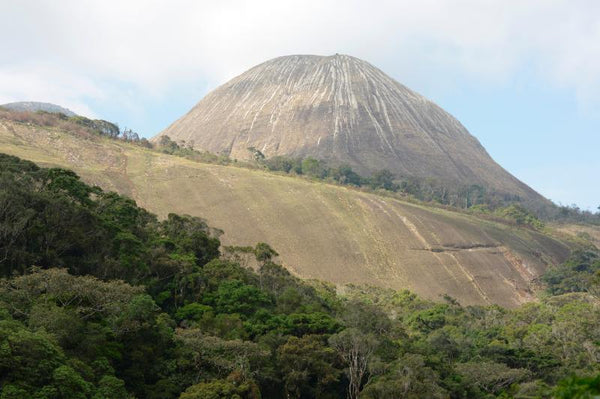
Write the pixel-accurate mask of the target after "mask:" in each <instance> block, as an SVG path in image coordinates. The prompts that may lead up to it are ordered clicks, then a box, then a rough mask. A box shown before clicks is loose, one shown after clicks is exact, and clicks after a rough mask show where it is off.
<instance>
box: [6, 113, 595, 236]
mask: <svg viewBox="0 0 600 399" xmlns="http://www.w3.org/2000/svg"><path fill="white" fill-rule="evenodd" d="M0 118H6V119H9V120H13V121H16V122H21V123H33V124H36V125H40V126H44V127H58V128H60V129H61V130H64V131H67V132H70V133H73V134H76V135H81V136H86V135H90V134H95V135H101V136H105V137H108V138H111V139H115V140H120V141H125V142H128V143H131V144H135V145H139V146H142V147H144V148H147V149H154V150H156V151H159V152H161V153H164V154H169V155H175V156H179V157H183V158H186V159H189V160H192V161H196V162H203V163H211V164H218V165H231V164H235V165H237V166H241V167H246V168H251V169H255V168H260V169H265V170H269V171H273V172H283V173H286V174H291V175H296V176H306V177H308V178H311V179H318V180H323V181H326V182H329V183H333V184H339V185H345V186H352V187H360V188H361V189H362V190H369V191H376V192H380V193H383V194H386V195H392V196H399V197H401V198H403V199H411V200H415V201H418V202H426V203H433V204H437V205H438V206H443V207H448V208H450V209H454V210H468V211H469V212H471V213H477V214H478V215H479V216H482V217H488V216H490V213H492V215H491V216H492V218H493V219H495V220H498V221H500V220H504V221H508V222H509V223H515V222H516V223H517V224H518V225H520V226H526V227H531V228H534V229H539V228H540V227H541V226H542V225H543V223H541V224H540V223H538V221H533V220H531V219H530V220H529V221H525V222H524V223H523V222H522V220H515V219H518V218H515V215H514V210H515V209H518V210H519V212H524V213H526V214H528V215H530V216H532V217H533V218H535V219H541V220H545V221H557V222H560V223H569V222H576V223H590V224H594V225H600V207H598V212H596V213H593V212H591V211H587V210H582V209H580V208H579V207H578V206H577V205H575V204H573V205H554V204H551V203H549V204H547V205H545V206H541V205H540V204H528V203H524V202H523V201H522V200H521V198H520V197H519V196H516V195H511V194H509V193H500V192H494V191H491V190H489V189H488V188H487V187H484V186H481V185H477V184H471V185H464V184H461V183H460V182H456V183H455V184H449V183H448V182H446V183H444V182H441V181H438V180H436V179H432V178H421V177H417V176H396V175H394V174H393V173H392V172H390V171H389V170H380V171H376V172H374V173H373V174H372V175H371V176H369V177H365V176H361V175H359V174H357V173H356V172H355V171H353V170H352V168H351V167H350V166H348V165H339V166H337V167H332V166H329V165H327V163H325V162H324V161H321V160H317V159H315V158H312V157H307V158H304V159H302V158H290V157H286V156H274V157H272V158H266V157H265V155H264V154H263V153H262V152H261V151H260V150H258V149H256V148H254V147H250V148H248V151H249V153H250V155H251V159H252V161H251V162H243V161H241V162H240V161H238V160H236V159H231V158H229V157H228V156H227V155H224V154H218V155H217V154H213V153H210V152H207V151H198V150H195V149H194V142H193V141H191V142H189V143H186V142H185V141H182V142H176V141H173V140H172V139H171V138H170V137H169V136H161V138H160V141H159V142H158V143H155V144H153V143H151V142H149V141H148V140H147V139H145V138H143V137H142V138H140V136H139V135H138V133H136V132H134V131H133V130H131V129H127V128H125V129H120V128H119V126H118V125H117V124H115V123H112V122H108V121H105V120H99V119H97V120H92V119H89V118H86V117H83V116H74V117H68V116H66V115H63V114H56V113H48V112H43V111H38V112H27V111H8V110H5V109H2V108H0ZM482 210H483V212H481V211H482ZM488 211H490V212H488ZM532 221H533V223H531V222H532Z"/></svg>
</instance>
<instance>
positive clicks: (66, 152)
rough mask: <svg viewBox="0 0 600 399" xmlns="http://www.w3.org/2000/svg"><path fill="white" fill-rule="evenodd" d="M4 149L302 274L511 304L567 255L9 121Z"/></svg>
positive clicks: (416, 212) (526, 239)
mask: <svg viewBox="0 0 600 399" xmlns="http://www.w3.org/2000/svg"><path fill="white" fill-rule="evenodd" d="M0 152H5V153H9V154H13V155H17V156H20V157H22V158H25V159H29V160H32V161H35V162H38V163H41V164H45V165H59V166H63V167H68V168H72V169H74V170H75V171H77V172H78V173H79V174H80V175H81V176H83V178H84V179H85V180H86V181H88V182H91V183H94V184H97V185H100V186H101V187H103V188H105V189H109V190H116V191H119V192H121V193H124V194H127V195H130V196H131V197H133V198H134V199H135V200H136V201H137V202H138V203H139V204H140V205H141V206H143V207H145V208H147V209H149V210H151V211H152V212H155V213H157V214H159V215H161V216H165V215H166V214H167V213H168V212H177V213H188V214H191V215H197V216H202V217H204V218H206V219H207V220H208V222H209V224H210V225H211V226H214V227H218V228H221V229H223V230H224V231H225V235H224V236H223V237H222V241H223V242H224V244H235V245H253V244H254V243H256V242H258V241H264V242H268V243H270V244H271V245H272V246H273V247H274V248H275V249H277V251H278V252H279V253H280V255H281V256H280V261H282V263H283V264H284V265H286V266H287V267H288V268H289V269H290V270H292V271H294V272H295V273H296V274H298V275H299V276H302V277H306V278H318V279H323V280H328V281H331V282H334V283H369V284H374V285H380V286H384V287H391V288H395V289H402V288H407V289H410V290H412V291H414V292H416V293H418V294H420V295H423V296H425V297H428V298H432V299H439V297H440V295H443V294H448V295H450V296H453V297H455V298H458V299H459V301H460V302H461V303H463V304H483V303H498V304H501V305H504V306H515V305H517V304H519V303H522V302H525V301H529V300H532V299H533V293H532V291H531V286H532V284H531V280H532V279H534V278H535V277H536V276H538V275H539V274H540V273H541V272H542V271H543V270H544V269H545V267H546V265H547V264H551V263H556V262H559V261H561V260H562V259H563V258H564V257H565V256H566V255H567V254H568V249H567V247H566V246H565V245H563V244H561V243H559V242H557V241H555V240H553V239H550V238H548V237H546V236H544V235H541V234H538V233H535V232H532V231H529V230H525V229H517V228H514V227H508V226H504V225H501V224H497V223H494V222H490V221H483V220H480V219H477V218H474V217H471V216H467V215H462V214H457V213H453V212H449V211H445V210H441V209H436V208H428V207H424V206H419V205H414V204H409V203H404V202H401V201H398V200H395V199H390V198H384V197H380V196H377V195H374V194H367V193H362V192H359V191H356V190H352V189H348V188H344V187H337V186H333V185H328V184H324V183H320V182H309V181H305V180H302V179H297V178H293V177H288V176H280V175H275V174H270V173H266V172H261V171H252V170H246V169H242V168H236V167H231V166H229V167H225V166H217V165H208V164H200V163H195V162H191V161H188V160H185V159H182V158H178V157H174V156H168V155H162V154H158V153H155V152H151V151H148V150H145V149H142V148H139V147H135V146H131V145H127V144H124V143H120V142H116V141H111V140H108V139H104V138H99V137H90V138H82V137H75V136H72V135H70V134H66V133H63V132H60V131H57V130H48V129H44V128H40V127H36V126H27V125H23V124H18V123H13V122H9V121H6V120H0Z"/></svg>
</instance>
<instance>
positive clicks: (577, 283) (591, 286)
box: [542, 250, 600, 295]
mask: <svg viewBox="0 0 600 399" xmlns="http://www.w3.org/2000/svg"><path fill="white" fill-rule="evenodd" d="M542 280H543V281H544V282H545V283H546V284H547V285H548V292H549V293H550V294H552V295H559V294H565V293H568V292H590V291H591V292H595V293H600V255H599V254H598V252H597V251H592V250H587V251H577V252H575V253H574V254H573V255H571V257H570V258H569V259H568V260H567V261H565V262H564V263H563V264H561V265H559V266H556V267H553V268H550V269H549V270H547V271H546V273H545V274H544V275H543V277H542Z"/></svg>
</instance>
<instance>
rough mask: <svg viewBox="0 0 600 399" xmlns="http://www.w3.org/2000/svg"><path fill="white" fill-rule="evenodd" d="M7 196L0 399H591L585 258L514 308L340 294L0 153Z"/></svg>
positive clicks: (180, 223)
mask: <svg viewBox="0 0 600 399" xmlns="http://www.w3.org/2000/svg"><path fill="white" fill-rule="evenodd" d="M267 164H268V161H267ZM313 164H314V163H313ZM313 166H314V165H313ZM290 170H292V169H290ZM311 173H312V172H311ZM328 173H329V172H328ZM333 173H334V174H335V173H337V175H330V176H329V177H332V176H338V177H336V178H339V179H340V181H341V180H343V179H347V180H345V182H346V183H348V184H354V183H352V182H351V181H352V179H354V178H355V176H354V175H353V174H352V173H351V171H350V170H348V169H343V168H340V169H338V170H337V171H334V172H333ZM387 177H389V175H387ZM387 177H386V174H385V173H383V174H382V175H381V176H379V179H380V183H381V187H379V188H385V184H386V181H387V183H389V179H388V180H386V179H387ZM356 181H357V180H355V182H356ZM0 182H1V183H2V184H1V185H0V239H1V240H0V251H1V252H0V270H1V272H2V275H3V276H4V278H2V279H0V392H1V393H0V398H24V397H35V398H48V399H49V398H62V397H69V398H71V397H72V398H89V399H102V398H131V397H138V398H153V399H158V398H161V399H162V398H166V399H169V398H177V397H182V398H231V397H233V398H248V399H253V398H260V397H262V398H281V397H288V398H339V397H351V398H358V397H361V398H398V397H406V398H421V397H430V398H446V397H451V398H467V397H468V398H489V397H523V398H524V397H550V395H554V397H561V398H562V397H564V398H566V397H581V398H588V397H593V395H597V394H598V378H597V377H595V378H594V377H589V376H595V375H598V373H599V372H600V367H599V365H598V364H599V363H598V359H599V357H600V350H599V349H598V342H600V330H599V329H598V325H600V311H599V308H600V306H599V302H598V298H597V297H595V296H594V295H598V284H597V278H598V269H599V267H600V265H599V257H598V254H597V253H595V252H590V251H587V252H580V253H577V254H575V255H574V257H573V258H572V259H570V260H569V261H567V262H566V263H565V264H563V265H561V266H560V267H557V268H556V269H552V270H550V271H549V272H548V274H547V275H546V276H545V277H544V281H545V282H546V283H547V284H548V287H549V291H550V294H562V295H555V296H552V295H550V296H548V297H546V298H544V299H542V300H540V301H539V302H537V303H530V304H528V305H524V306H521V307H520V308H517V309H513V310H507V309H502V308H500V307H497V306H488V307H462V306H461V305H460V304H459V303H458V302H457V301H456V300H454V299H452V298H449V297H446V302H447V303H433V302H429V301H424V300H421V299H419V298H418V297H416V296H415V295H414V294H411V293H409V292H407V291H405V292H394V291H388V290H383V289H377V288H373V287H356V286H347V287H346V288H345V291H346V292H345V294H344V295H343V296H340V295H337V294H336V292H335V289H334V288H333V287H330V286H328V285H326V284H319V283H316V282H314V283H308V282H305V281H302V280H299V279H298V278H296V277H294V276H292V275H291V274H290V272H289V271H287V270H286V269H285V268H283V267H282V266H281V265H278V264H276V263H274V261H273V259H274V257H275V256H276V255H277V252H276V251H275V250H274V249H273V248H271V247H270V246H269V245H268V244H266V243H258V244H257V245H256V246H255V247H230V248H227V253H228V255H229V256H230V257H229V258H227V259H226V258H221V257H220V254H219V246H220V243H219V240H218V238H217V236H218V234H219V232H217V231H214V230H213V229H211V228H210V227H208V226H207V224H206V223H205V222H204V221H203V220H202V219H200V218H196V217H191V216H186V215H175V214H170V215H168V217H167V218H166V219H165V220H162V221H159V220H158V219H157V218H156V216H154V215H152V214H150V213H148V212H146V211H145V210H143V209H141V208H139V207H137V205H136V204H135V202H134V201H132V200H131V199H129V198H126V197H123V196H120V195H117V194H115V193H107V192H103V191H101V190H100V189H98V188H95V187H90V186H88V185H86V184H85V183H83V182H82V181H81V180H80V179H79V178H78V177H77V175H75V174H74V173H72V172H70V171H66V170H62V169H43V168H38V167H37V166H35V165H34V164H32V163H30V162H26V161H21V160H19V159H17V158H14V157H8V156H2V155H0ZM361 184H362V183H361ZM365 184H366V183H365ZM378 184H379V183H378ZM471 198H474V197H471ZM509 213H510V214H511V215H513V214H516V215H517V216H519V215H521V214H522V213H520V212H517V213H514V212H513V210H511V211H510V212H509ZM527 223H528V222H527ZM236 254H237V255H240V257H239V258H236V257H235V256H234V255H236ZM241 255H244V256H247V257H251V258H255V259H256V261H254V260H252V262H253V264H255V265H256V266H257V267H258V270H252V269H250V268H247V267H243V266H241V265H240V263H239V262H237V261H236V259H242V258H241ZM57 267H60V268H57ZM577 291H583V292H579V293H578V292H577ZM573 374H576V375H578V376H579V377H569V376H570V375H573ZM565 378H567V379H565ZM561 380H562V382H561Z"/></svg>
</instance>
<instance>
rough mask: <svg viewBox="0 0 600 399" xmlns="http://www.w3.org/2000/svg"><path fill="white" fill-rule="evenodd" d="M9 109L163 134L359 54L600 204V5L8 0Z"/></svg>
mask: <svg viewBox="0 0 600 399" xmlns="http://www.w3.org/2000/svg"><path fill="white" fill-rule="evenodd" d="M0 15H1V16H2V24H0V50H1V51H0V104H2V103H6V102H12V101H44V102H51V103H55V104H58V105H62V106H65V107H67V108H69V109H71V110H73V111H75V112H77V113H80V114H82V115H86V116H89V117H93V118H100V119H106V120H110V121H113V122H117V123H118V124H119V125H120V126H121V127H127V128H131V129H133V130H134V131H137V132H139V133H140V134H141V135H143V136H145V137H151V136H153V135H154V134H156V133H158V132H159V131H161V130H162V129H163V128H165V127H166V126H168V125H169V124H170V123H171V122H173V121H175V120H176V119H177V118H179V117H180V116H181V115H183V114H184V113H185V112H187V111H188V110H189V109H190V108H191V107H192V106H193V105H194V104H195V103H197V102H198V101H199V100H200V99H201V98H202V97H203V96H204V95H205V94H206V93H208V92H209V91H210V90H212V89H214V88H215V87H217V86H219V85H220V84H222V83H225V82H226V81H227V80H228V79H230V78H232V77H234V76H236V75H238V74H240V73H242V72H244V71H245V70H247V69H248V68H250V67H252V66H254V65H256V64H258V63H261V62H263V61H266V60H268V59H270V58H274V57H277V56H281V55H289V54H318V55H331V54H335V53H342V54H349V55H352V56H355V57H358V58H361V59H364V60H366V61H368V62H370V63H371V64H373V65H375V66H377V67H378V68H380V69H381V70H383V71H384V72H385V73H387V74H388V75H390V76H392V77H393V78H395V79H396V80H398V81H399V82H401V83H403V84H405V85H406V86H408V87H410V88H411V89H413V90H415V91H417V92H419V93H421V94H423V95H425V96H426V97H428V98H429V99H431V100H433V101H435V102H436V103H437V104H438V105H440V106H441V107H442V108H444V109H445V110H447V111H448V112H450V113H451V114H452V115H454V116H455V117H456V118H457V119H458V120H460V121H461V122H462V123H463V124H464V125H465V126H466V127H467V129H469V131H470V132H471V134H473V135H474V136H475V137H477V138H478V139H479V141H480V142H481V143H482V144H483V146H484V147H485V148H486V149H487V151H488V152H489V153H490V155H491V156H492V157H493V158H494V159H495V160H496V161H497V162H498V163H499V164H501V165H502V166H503V167H504V168H506V169H507V170H508V171H509V172H511V173H512V174H513V175H515V176H516V177H518V178H519V179H521V180H522V181H524V182H526V183H527V184H529V185H530V186H531V187H533V188H534V189H535V190H537V191H538V192H540V193H541V194H542V195H544V196H545V197H547V198H550V199H551V200H553V201H554V202H555V203H559V204H563V205H571V204H577V205H578V206H580V207H581V208H583V209H588V210H593V211H596V210H597V207H598V206H600V1H597V0H565V1H561V0H543V1H542V0H540V1H536V0H520V1H518V0H514V1H513V0H452V1H449V0H448V1H442V0H419V1H401V0H394V1H382V0H369V1H364V0H363V1H355V0H303V1H285V0H275V1H270V0H269V1H262V0H254V1H241V0H219V1H214V0H210V1H199V0H196V1H181V0H170V1H166V0H165V1H155V0H143V1H142V0H139V1H138V0H128V1H112V0H102V1H94V0H86V1H81V0H76V1H70V0H61V1H56V0H52V1H44V0H37V1H32V0H19V1H13V0H0Z"/></svg>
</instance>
